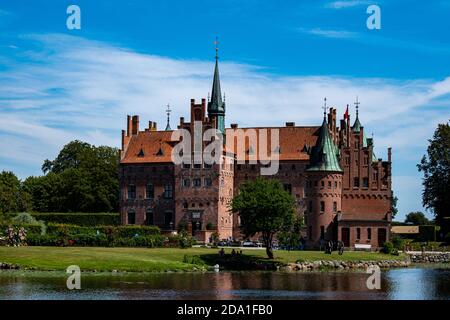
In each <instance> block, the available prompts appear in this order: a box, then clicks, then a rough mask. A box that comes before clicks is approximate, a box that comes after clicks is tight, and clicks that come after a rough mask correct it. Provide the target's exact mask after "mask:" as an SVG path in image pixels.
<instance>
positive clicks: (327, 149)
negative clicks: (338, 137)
mask: <svg viewBox="0 0 450 320" xmlns="http://www.w3.org/2000/svg"><path fill="white" fill-rule="evenodd" d="M338 156H339V150H338V148H337V146H336V145H335V144H334V142H333V139H332V138H331V136H330V132H329V131H328V124H327V119H326V98H325V106H324V117H323V122H322V126H321V127H320V129H319V137H318V138H317V142H316V145H315V146H314V147H313V148H312V150H311V155H310V165H309V167H308V168H307V169H306V171H331V172H344V171H343V170H342V168H341V166H340V165H339V159H338Z"/></svg>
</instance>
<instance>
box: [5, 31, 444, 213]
mask: <svg viewBox="0 0 450 320" xmlns="http://www.w3.org/2000/svg"><path fill="white" fill-rule="evenodd" d="M26 39H28V41H30V42H32V43H34V48H35V49H33V50H26V51H25V50H24V49H22V48H19V49H17V50H18V51H20V55H21V59H20V60H21V61H20V62H19V61H16V62H14V61H11V63H10V64H8V69H6V70H2V71H0V97H1V99H0V170H2V169H4V168H8V169H11V168H12V169H14V171H16V172H19V173H20V174H21V177H22V178H23V177H25V176H26V175H31V174H39V173H40V167H41V164H42V162H43V160H45V159H46V158H53V157H55V156H56V154H57V152H58V150H59V149H60V148H61V147H62V146H63V145H64V144H65V143H67V142H69V141H70V140H73V139H80V140H85V141H88V142H90V143H93V144H97V145H98V144H107V145H112V146H117V147H118V146H119V145H120V130H121V129H124V128H125V126H126V115H127V114H139V115H140V116H141V127H145V125H146V123H147V121H148V120H152V121H155V120H156V121H157V122H158V127H159V128H160V129H163V128H164V126H165V113H164V109H165V106H166V104H167V103H170V104H171V106H172V109H173V113H172V123H171V125H172V128H175V127H176V125H177V124H178V119H179V117H180V116H184V117H185V118H186V120H188V117H189V101H190V98H196V99H197V100H199V99H200V98H202V97H206V96H207V93H208V91H210V90H211V80H212V72H213V66H214V65H213V61H198V60H179V59H171V58H168V57H161V56H155V55H150V54H139V53H136V52H133V51H131V50H128V49H126V48H121V47H118V46H113V45H108V44H105V43H101V42H97V41H90V40H86V39H82V38H77V37H71V36H63V35H55V34H53V35H33V36H28V37H26ZM24 56H26V57H27V59H25V58H24ZM0 58H1V57H0ZM220 71H221V79H222V90H224V91H225V92H226V96H227V100H226V103H227V115H226V121H227V123H233V122H236V123H239V126H240V127H244V126H279V125H283V124H284V122H286V121H295V122H296V123H297V125H320V123H321V117H322V109H321V106H322V101H323V97H324V96H326V97H327V98H328V102H329V105H331V106H336V107H338V114H339V117H341V116H342V114H343V112H344V110H345V105H346V104H350V105H351V108H350V111H351V113H352V120H354V108H353V101H354V98H355V96H356V95H358V96H359V98H360V100H361V102H362V104H361V108H360V119H361V121H362V123H363V125H364V126H365V130H366V132H367V135H368V136H370V133H371V132H374V135H375V146H376V154H377V156H379V157H383V158H385V157H386V148H387V147H388V146H392V147H393V156H394V167H395V170H394V178H393V181H394V186H395V188H396V189H395V192H398V193H399V194H401V195H402V197H399V207H400V210H401V211H406V210H410V208H416V209H417V210H420V209H421V204H420V192H419V190H420V188H418V187H417V181H418V180H419V181H420V179H418V177H417V172H416V168H415V163H417V162H418V161H419V160H420V158H421V156H422V154H424V153H425V151H426V145H427V139H428V138H430V137H431V136H432V134H433V131H434V129H435V127H436V125H437V123H440V122H444V121H447V120H448V110H449V101H448V99H447V101H445V99H444V98H445V97H447V95H448V94H449V93H450V78H447V79H443V80H442V81H431V80H420V79H419V80H409V81H406V80H405V81H395V80H389V79H373V78H371V79H369V78H349V77H331V76H330V77H323V76H322V77H315V76H309V77H306V76H305V77H285V76H279V75H275V74H270V73H268V72H265V70H264V69H261V68H260V67H257V66H250V65H243V64H238V63H234V62H227V61H221V65H220ZM437 102H439V103H440V104H439V106H438V105H437ZM442 103H446V104H442ZM439 108H440V109H439ZM442 110H445V111H447V112H442ZM405 177H406V178H405ZM407 177H410V178H407ZM397 178H399V180H398V181H397ZM407 179H411V181H412V180H414V181H415V187H414V188H413V189H408V188H409V187H408V183H407V182H405V181H410V180H407ZM406 195H409V196H406Z"/></svg>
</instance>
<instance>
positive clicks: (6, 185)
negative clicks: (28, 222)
mask: <svg viewBox="0 0 450 320" xmlns="http://www.w3.org/2000/svg"><path fill="white" fill-rule="evenodd" d="M30 202H31V199H30V196H29V195H28V194H27V193H26V192H25V191H24V189H23V188H22V183H21V182H20V180H19V179H18V178H17V177H16V175H15V174H14V173H12V172H9V171H2V172H1V173H0V213H7V212H19V211H24V210H27V209H28V208H29V207H30Z"/></svg>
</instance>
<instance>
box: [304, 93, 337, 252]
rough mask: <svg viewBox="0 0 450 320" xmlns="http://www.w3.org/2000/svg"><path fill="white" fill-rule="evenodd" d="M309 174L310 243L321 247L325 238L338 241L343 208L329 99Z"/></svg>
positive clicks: (308, 218)
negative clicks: (328, 116) (330, 128)
mask: <svg viewBox="0 0 450 320" xmlns="http://www.w3.org/2000/svg"><path fill="white" fill-rule="evenodd" d="M306 174H307V186H306V190H307V192H306V196H307V201H308V210H307V223H306V224H307V227H308V238H309V245H311V246H314V247H317V246H319V245H320V243H321V241H328V240H336V236H337V234H336V231H335V228H336V225H337V224H336V221H337V218H338V214H339V213H340V211H341V194H342V174H343V170H342V168H341V166H340V165H339V150H338V148H337V146H336V145H335V143H334V142H333V139H332V137H331V135H330V132H329V126H328V123H327V120H326V98H325V106H324V117H323V122H322V125H321V127H320V128H319V130H318V137H317V142H316V145H315V146H314V147H313V148H312V150H311V153H310V164H309V166H308V168H307V169H306Z"/></svg>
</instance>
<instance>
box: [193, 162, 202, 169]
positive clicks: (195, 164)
mask: <svg viewBox="0 0 450 320" xmlns="http://www.w3.org/2000/svg"><path fill="white" fill-rule="evenodd" d="M201 168H202V164H201V163H194V169H201Z"/></svg>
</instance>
